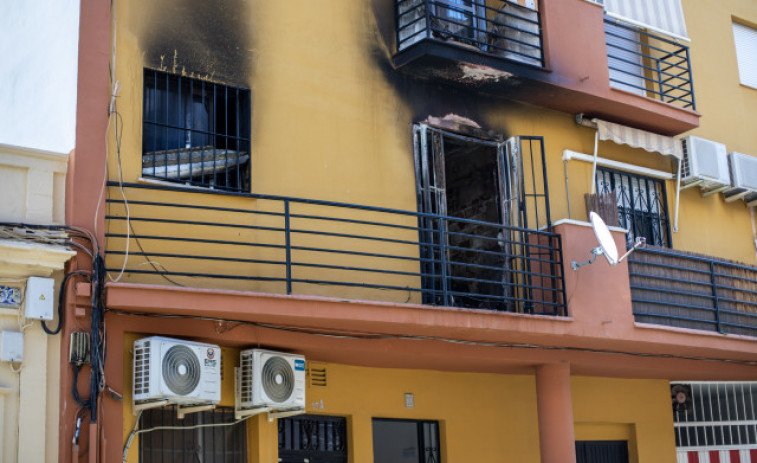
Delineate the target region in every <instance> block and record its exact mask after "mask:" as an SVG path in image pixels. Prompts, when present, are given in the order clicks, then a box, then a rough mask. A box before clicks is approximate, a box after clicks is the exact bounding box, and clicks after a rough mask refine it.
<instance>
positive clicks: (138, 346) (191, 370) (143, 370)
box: [132, 336, 221, 405]
mask: <svg viewBox="0 0 757 463" xmlns="http://www.w3.org/2000/svg"><path fill="white" fill-rule="evenodd" d="M132 384H133V393H134V402H135V403H146V402H152V401H162V400H165V401H167V403H171V404H179V405H195V404H198V405H199V404H217V403H218V402H220V400H221V348H220V347H219V346H216V345H213V344H205V343H199V342H192V341H185V340H182V339H173V338H165V337H161V336H152V337H149V338H143V339H139V340H137V341H135V342H134V372H133V383H132Z"/></svg>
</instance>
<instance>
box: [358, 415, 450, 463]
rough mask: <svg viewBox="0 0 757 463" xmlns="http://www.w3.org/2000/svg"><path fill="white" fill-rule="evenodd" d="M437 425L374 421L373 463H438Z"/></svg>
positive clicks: (433, 422) (437, 423)
mask: <svg viewBox="0 0 757 463" xmlns="http://www.w3.org/2000/svg"><path fill="white" fill-rule="evenodd" d="M440 454H441V451H440V445H439V422H437V421H419V420H398V419H388V418H374V419H373V461H374V463H440V462H441V455H440Z"/></svg>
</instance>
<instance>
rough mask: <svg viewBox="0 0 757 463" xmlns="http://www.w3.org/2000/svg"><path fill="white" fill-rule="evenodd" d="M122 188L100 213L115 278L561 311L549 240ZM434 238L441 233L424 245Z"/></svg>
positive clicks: (338, 210)
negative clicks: (123, 194)
mask: <svg viewBox="0 0 757 463" xmlns="http://www.w3.org/2000/svg"><path fill="white" fill-rule="evenodd" d="M110 186H115V185H114V184H111V185H110ZM124 189H125V191H126V192H127V197H128V198H131V199H130V200H129V201H128V213H127V208H126V207H125V206H124V203H123V200H122V199H121V195H120V190H118V189H113V190H112V193H113V194H112V195H111V196H112V198H111V199H108V201H107V202H108V214H107V217H106V218H107V220H108V231H107V233H106V238H107V246H106V253H107V255H106V257H107V259H106V266H107V270H108V272H111V276H114V277H115V275H116V274H120V273H121V271H123V273H124V274H125V275H126V277H125V278H126V279H125V280H122V281H133V282H144V283H172V284H180V285H186V286H196V287H211V288H229V289H244V290H251V291H261V292H270V293H280V294H302V295H324V296H333V297H340V298H345V299H362V300H376V301H391V302H409V303H425V304H433V305H447V306H457V307H469V308H482V309H489V310H499V311H510V312H520V313H532V314H546V315H566V307H565V293H564V281H563V273H562V272H563V262H562V250H561V241H560V236H559V235H557V234H554V233H550V232H545V231H537V230H528V229H523V228H517V227H508V226H503V225H501V224H494V223H488V222H479V221H473V220H465V219H459V218H454V217H446V216H438V215H433V214H423V213H418V212H409V211H402V210H395V209H387V208H379V207H370V206H360V205H354V204H344V203H335V202H329V201H318V200H308V199H300V198H288V197H280V196H269V195H258V194H239V193H229V192H224V193H221V192H215V194H209V192H207V191H204V190H199V189H198V190H187V189H182V188H178V187H176V188H172V187H162V186H161V187H155V186H150V185H145V184H126V185H124ZM145 190H146V191H145ZM156 193H158V194H156ZM218 195H223V197H224V198H225V199H224V205H225V206H226V207H219V206H218V204H219V201H218V200H217V198H218ZM158 197H159V198H160V199H157V200H156V199H154V198H158ZM127 216H128V219H127ZM421 217H422V218H423V219H424V220H419V219H420V218H421ZM127 222H128V223H127ZM419 223H424V224H428V223H436V224H437V225H438V226H434V227H430V228H424V227H423V226H420V225H418V224H419ZM460 224H469V225H470V224H472V225H475V226H476V227H475V229H476V230H483V231H481V232H477V233H476V234H473V233H470V232H461V231H456V230H461V227H459V225H460ZM471 229H474V228H471V227H465V230H471ZM433 233H437V234H444V235H445V236H443V237H436V239H434V240H433V241H432V242H424V241H423V240H422V239H421V237H427V236H428V235H429V234H433ZM127 238H128V240H127ZM453 238H454V239H453ZM127 243H128V249H127ZM429 264H430V265H429ZM426 269H432V271H428V270H426ZM240 282H244V283H243V284H240Z"/></svg>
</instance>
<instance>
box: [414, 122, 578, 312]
mask: <svg viewBox="0 0 757 463" xmlns="http://www.w3.org/2000/svg"><path fill="white" fill-rule="evenodd" d="M483 135H484V134H481V133H479V134H469V135H463V134H462V133H456V132H450V131H447V130H442V129H439V128H435V127H430V126H428V125H426V124H425V123H420V124H417V125H416V126H415V127H414V131H413V137H414V155H415V171H416V187H417V190H416V193H417V201H418V211H419V212H420V214H419V234H420V236H419V239H420V242H421V247H420V264H421V265H420V267H421V280H422V285H423V290H424V293H423V302H424V303H425V304H432V305H444V306H455V307H466V308H480V309H487V310H498V311H509V312H521V313H541V314H550V315H563V314H564V310H563V309H564V308H563V307H562V301H563V299H562V288H563V283H562V274H561V272H560V268H561V265H562V264H561V259H562V255H561V252H560V243H559V237H558V235H555V234H553V233H552V229H551V218H550V206H549V191H548V185H547V170H546V160H545V159H546V157H545V148H544V139H543V138H542V137H535V136H521V137H513V138H510V139H508V140H506V141H505V140H503V139H491V138H485V137H484V136H483Z"/></svg>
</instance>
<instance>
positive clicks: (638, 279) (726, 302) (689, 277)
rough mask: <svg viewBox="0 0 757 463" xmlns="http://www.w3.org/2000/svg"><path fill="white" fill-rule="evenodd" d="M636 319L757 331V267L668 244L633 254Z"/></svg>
mask: <svg viewBox="0 0 757 463" xmlns="http://www.w3.org/2000/svg"><path fill="white" fill-rule="evenodd" d="M628 269H629V275H630V280H631V300H632V302H633V313H634V317H635V319H636V321H638V322H645V323H654V324H660V325H669V326H675V327H680V328H692V329H699V330H707V331H717V332H720V333H724V334H743V335H748V336H757V268H755V267H750V266H747V265H743V264H738V263H734V262H729V261H725V260H722V259H715V258H711V257H705V256H699V255H693V254H689V253H683V252H680V251H672V250H665V249H643V250H637V251H636V252H634V253H633V254H631V257H630V258H629V259H628Z"/></svg>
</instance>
